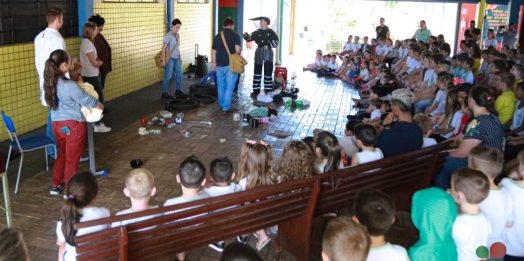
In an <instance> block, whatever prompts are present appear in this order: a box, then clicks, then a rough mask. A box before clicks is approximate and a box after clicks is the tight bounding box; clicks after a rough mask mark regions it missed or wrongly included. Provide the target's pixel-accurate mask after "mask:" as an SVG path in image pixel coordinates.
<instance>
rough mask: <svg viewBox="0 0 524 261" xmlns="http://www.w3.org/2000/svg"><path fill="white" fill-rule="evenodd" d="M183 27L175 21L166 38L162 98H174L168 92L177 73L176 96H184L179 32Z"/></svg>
mask: <svg viewBox="0 0 524 261" xmlns="http://www.w3.org/2000/svg"><path fill="white" fill-rule="evenodd" d="M181 26H182V22H180V20H179V19H175V20H173V21H172V22H171V30H170V31H169V32H167V34H166V35H165V36H164V44H163V45H162V67H164V81H163V83H162V98H164V99H169V98H172V96H171V95H169V93H168V92H167V87H168V86H169V81H171V78H172V77H173V73H175V86H176V91H175V96H176V95H184V93H183V92H182V89H181V88H182V67H181V65H182V57H181V56H180V35H179V34H178V31H179V30H180V27H181ZM169 52H171V56H170V57H169V60H168V61H166V60H165V57H166V53H169Z"/></svg>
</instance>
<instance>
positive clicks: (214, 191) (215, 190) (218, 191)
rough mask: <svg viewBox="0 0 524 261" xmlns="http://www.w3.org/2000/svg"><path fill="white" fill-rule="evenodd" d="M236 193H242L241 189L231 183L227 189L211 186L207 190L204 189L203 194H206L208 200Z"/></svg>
mask: <svg viewBox="0 0 524 261" xmlns="http://www.w3.org/2000/svg"><path fill="white" fill-rule="evenodd" d="M237 191H242V187H240V185H238V184H236V183H234V182H231V184H229V186H227V187H219V186H211V187H209V188H205V189H204V193H206V194H207V195H208V196H209V197H210V198H212V197H218V196H222V195H226V194H230V193H233V192H237Z"/></svg>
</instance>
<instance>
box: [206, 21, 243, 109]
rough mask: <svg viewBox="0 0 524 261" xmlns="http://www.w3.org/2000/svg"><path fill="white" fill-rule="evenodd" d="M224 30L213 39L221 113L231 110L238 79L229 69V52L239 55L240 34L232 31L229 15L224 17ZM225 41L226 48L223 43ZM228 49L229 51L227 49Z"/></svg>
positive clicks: (214, 63)
mask: <svg viewBox="0 0 524 261" xmlns="http://www.w3.org/2000/svg"><path fill="white" fill-rule="evenodd" d="M223 27H224V30H223V31H222V32H221V33H219V34H217V35H215V38H214V39H213V46H212V48H213V54H212V55H213V57H212V58H213V70H214V71H216V72H217V91H218V104H219V105H220V108H222V112H223V113H227V112H231V111H232V110H231V98H232V97H233V91H234V89H235V85H236V82H237V79H238V73H233V72H231V71H230V70H229V65H230V64H229V54H230V52H235V53H236V54H239V55H240V52H241V51H242V50H241V47H240V36H239V35H238V34H237V33H235V31H233V30H234V29H235V22H234V21H233V19H231V17H227V18H226V19H224V23H223ZM224 42H226V43H227V49H226V46H225V45H224ZM228 50H229V51H228Z"/></svg>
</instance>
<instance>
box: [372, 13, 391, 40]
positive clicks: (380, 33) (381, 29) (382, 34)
mask: <svg viewBox="0 0 524 261" xmlns="http://www.w3.org/2000/svg"><path fill="white" fill-rule="evenodd" d="M385 22H386V19H384V17H381V18H380V25H379V26H377V28H375V32H377V38H376V39H377V45H378V39H380V38H385V39H388V38H390V37H389V27H388V26H387V25H386V24H384V23H385Z"/></svg>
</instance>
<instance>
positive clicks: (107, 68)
mask: <svg viewBox="0 0 524 261" xmlns="http://www.w3.org/2000/svg"><path fill="white" fill-rule="evenodd" d="M89 22H93V23H95V24H96V29H97V30H98V33H97V34H96V37H95V48H96V52H97V54H98V59H100V61H102V62H103V64H102V65H101V66H100V67H98V70H99V71H100V85H101V86H102V90H103V89H104V87H105V86H106V76H107V75H108V74H109V73H110V72H111V71H112V70H113V67H112V66H111V46H109V43H108V42H107V41H106V38H105V37H104V36H103V35H102V34H101V32H102V31H103V30H104V24H105V23H106V20H105V19H104V18H103V17H102V16H100V15H99V14H97V15H93V16H91V17H90V18H89Z"/></svg>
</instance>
